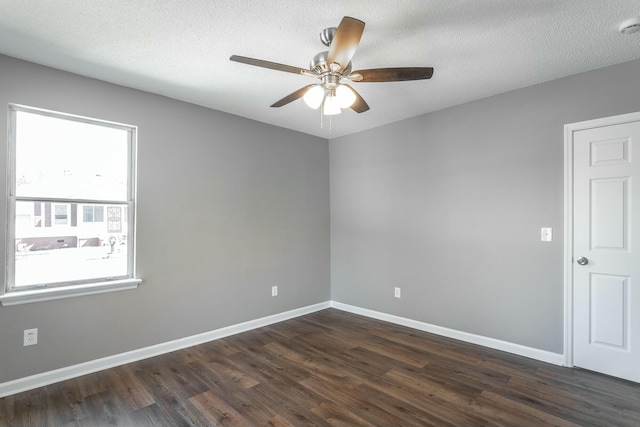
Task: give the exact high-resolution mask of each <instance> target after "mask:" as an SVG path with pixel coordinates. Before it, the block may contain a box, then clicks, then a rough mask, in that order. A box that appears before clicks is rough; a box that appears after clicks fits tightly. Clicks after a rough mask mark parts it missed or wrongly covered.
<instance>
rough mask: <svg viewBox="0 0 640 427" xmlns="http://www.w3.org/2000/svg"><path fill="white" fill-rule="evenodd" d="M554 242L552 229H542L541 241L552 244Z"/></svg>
mask: <svg viewBox="0 0 640 427" xmlns="http://www.w3.org/2000/svg"><path fill="white" fill-rule="evenodd" d="M552 240H553V230H552V229H551V227H548V228H547V227H542V228H541V229H540V241H541V242H551V241H552Z"/></svg>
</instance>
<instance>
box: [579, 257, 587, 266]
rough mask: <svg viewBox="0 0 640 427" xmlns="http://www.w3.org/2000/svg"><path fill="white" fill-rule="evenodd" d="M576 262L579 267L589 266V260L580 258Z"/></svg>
mask: <svg viewBox="0 0 640 427" xmlns="http://www.w3.org/2000/svg"><path fill="white" fill-rule="evenodd" d="M576 262H577V263H578V264H580V265H587V264H589V260H588V259H586V258H585V257H580V258H578V259H577V260H576Z"/></svg>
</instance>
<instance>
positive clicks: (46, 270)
mask: <svg viewBox="0 0 640 427" xmlns="http://www.w3.org/2000/svg"><path fill="white" fill-rule="evenodd" d="M39 203H41V202H33V201H17V202H16V241H15V245H16V258H15V286H16V287H20V286H29V285H38V284H50V283H61V282H70V281H77V280H91V279H99V278H105V277H125V276H127V250H128V245H127V231H126V228H122V229H121V230H120V231H119V232H110V231H109V225H108V224H107V223H106V222H104V221H102V222H88V223H85V222H80V221H78V224H77V226H76V227H72V226H71V225H68V224H67V223H65V224H67V225H66V226H65V225H64V224H62V225H58V222H57V221H58V213H59V212H62V211H63V209H62V208H64V211H65V212H68V211H67V207H68V205H61V204H56V205H54V212H55V216H56V218H55V221H56V222H55V225H56V226H48V227H47V226H45V227H42V226H40V227H38V226H36V224H37V222H36V219H35V213H36V212H37V210H36V208H35V206H36V205H37V204H39ZM59 207H60V210H59ZM104 207H105V206H103V205H99V204H91V205H87V206H84V207H83V218H84V217H85V216H84V215H85V213H87V212H88V211H91V212H93V213H94V214H95V213H96V212H103V211H104ZM108 207H109V208H119V210H120V211H124V209H123V208H124V205H123V206H117V205H109V206H108ZM87 209H88V210H87ZM116 211H117V210H114V217H113V219H114V221H115V220H116V218H115V212H116ZM96 216H97V215H94V219H95V217H96ZM66 219H67V217H66V216H65V220H66Z"/></svg>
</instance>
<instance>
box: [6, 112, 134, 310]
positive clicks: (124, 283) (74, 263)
mask: <svg viewBox="0 0 640 427" xmlns="http://www.w3.org/2000/svg"><path fill="white" fill-rule="evenodd" d="M9 119H10V128H9V129H10V130H9V156H10V167H9V168H8V182H9V183H10V191H9V201H8V202H9V217H8V221H9V227H8V234H7V262H6V264H7V277H6V279H7V280H6V286H5V289H4V295H2V293H1V292H0V301H1V302H2V303H3V305H8V304H7V302H8V301H9V302H11V301H13V299H12V296H14V297H17V296H19V295H21V294H25V293H28V294H29V295H32V294H34V293H35V294H38V295H40V294H46V293H47V291H48V292H49V293H51V294H56V295H62V294H63V293H64V294H74V292H73V289H74V288H76V289H82V290H83V291H82V294H85V293H91V292H90V291H87V289H89V290H90V289H92V288H95V289H101V290H100V291H101V292H102V291H104V290H105V289H108V288H109V287H112V288H118V287H126V288H129V287H131V286H129V285H131V284H135V286H137V284H138V283H139V282H140V280H138V279H135V270H134V266H135V258H134V254H135V251H134V244H135V239H134V236H135V235H134V228H133V227H134V224H135V221H134V220H133V219H134V215H135V193H134V190H135V144H136V128H135V127H134V126H129V125H123V124H116V123H111V122H105V121H101V120H96V119H90V118H85V117H77V116H71V115H68V114H62V113H56V112H51V111H44V110H39V109H35V108H30V107H23V106H17V105H10V106H9ZM79 214H81V215H82V216H81V218H80V220H79V218H78V216H79ZM124 215H128V217H127V218H124V217H123V216H124ZM34 291H37V292H34ZM42 299H49V298H46V297H44V298H42ZM16 301H17V299H16Z"/></svg>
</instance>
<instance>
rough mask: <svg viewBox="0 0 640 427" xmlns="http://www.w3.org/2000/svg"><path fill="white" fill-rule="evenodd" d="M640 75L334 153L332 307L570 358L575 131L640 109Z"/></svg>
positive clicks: (394, 127)
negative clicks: (568, 158) (570, 170)
mask: <svg viewBox="0 0 640 427" xmlns="http://www.w3.org/2000/svg"><path fill="white" fill-rule="evenodd" d="M638 76H640V61H633V62H628V63H625V64H620V65H616V66H613V67H609V68H605V69H600V70H596V71H592V72H588V73H584V74H580V75H576V76H572V77H567V78H564V79H560V80H556V81H552V82H549V83H545V84H541V85H537V86H533V87H529V88H525V89H521V90H517V91H513V92H509V93H505V94H501V95H498V96H495V97H492V98H487V99H483V100H480V101H476V102H472V103H469V104H465V105H461V106H458V107H454V108H450V109H447V110H443V111H439V112H436V113H432V114H428V115H424V116H421V117H416V118H413V119H409V120H404V121H401V122H398V123H394V124H391V125H388V126H383V127H380V128H376V129H374V130H370V131H366V132H362V133H359V134H355V135H351V136H346V137H342V138H338V139H334V140H332V141H330V144H329V151H330V167H331V173H330V176H331V187H330V194H331V292H332V294H331V295H332V299H333V300H335V301H339V302H343V303H346V304H352V305H355V306H359V307H363V308H368V309H372V310H377V311H381V312H385V313H390V314H395V315H398V316H402V317H407V318H410V319H414V320H418V321H423V322H427V323H431V324H435V325H439V326H443V327H447V328H452V329H456V330H460V331H465V332H469V333H473V334H479V335H482V336H486V337H491V338H496V339H500V340H505V341H509V342H513V343H518V344H522V345H526V346H530V347H534V348H537V349H542V350H547V351H552V352H556V353H562V351H563V173H564V172H563V166H564V164H563V141H564V139H563V138H564V135H563V125H564V124H566V123H572V122H577V121H583V120H588V119H593V118H598V117H605V116H611V115H617V114H623V113H629V112H632V111H638V110H640V84H638ZM543 226H546V227H553V232H554V241H553V242H552V243H542V242H540V227H543ZM395 286H399V287H401V289H402V298H401V299H395V298H394V297H393V288H394V287H395Z"/></svg>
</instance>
